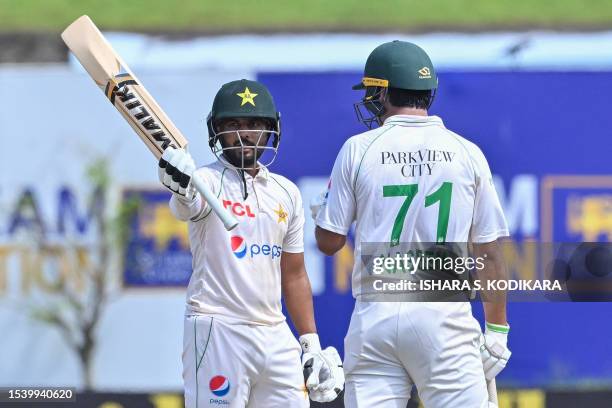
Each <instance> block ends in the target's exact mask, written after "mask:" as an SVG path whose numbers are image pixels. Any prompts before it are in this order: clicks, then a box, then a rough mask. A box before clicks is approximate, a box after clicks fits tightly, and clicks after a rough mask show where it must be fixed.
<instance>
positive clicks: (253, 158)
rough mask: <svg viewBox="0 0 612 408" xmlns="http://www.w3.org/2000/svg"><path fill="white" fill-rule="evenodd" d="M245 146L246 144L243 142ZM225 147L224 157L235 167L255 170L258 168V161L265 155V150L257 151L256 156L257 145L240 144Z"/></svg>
mask: <svg viewBox="0 0 612 408" xmlns="http://www.w3.org/2000/svg"><path fill="white" fill-rule="evenodd" d="M243 144H244V142H243ZM228 147H230V146H223V148H224V150H223V156H224V157H225V159H226V160H227V161H228V162H229V163H230V164H231V165H232V166H234V167H238V168H249V169H254V168H256V167H257V161H258V160H259V158H260V157H261V156H262V155H263V153H264V151H265V149H263V148H260V149H257V154H255V145H247V144H244V145H243V146H241V145H240V144H237V145H234V146H231V148H229V149H228Z"/></svg>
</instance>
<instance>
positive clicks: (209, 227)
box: [159, 79, 344, 407]
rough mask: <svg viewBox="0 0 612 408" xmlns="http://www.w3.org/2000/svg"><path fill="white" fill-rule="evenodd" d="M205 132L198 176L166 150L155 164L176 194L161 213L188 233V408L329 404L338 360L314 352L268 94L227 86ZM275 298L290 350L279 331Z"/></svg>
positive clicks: (292, 191) (300, 214) (300, 216)
mask: <svg viewBox="0 0 612 408" xmlns="http://www.w3.org/2000/svg"><path fill="white" fill-rule="evenodd" d="M207 124H208V135H209V145H210V147H211V149H212V151H213V153H214V154H215V155H216V157H217V159H218V160H217V161H216V162H214V163H212V164H210V165H207V166H204V167H202V168H199V169H197V170H196V167H195V164H194V161H193V159H192V158H191V156H190V155H189V153H187V152H186V151H185V150H183V149H172V148H168V149H166V151H165V152H164V153H163V155H162V157H161V159H160V161H159V177H160V181H161V182H162V184H163V185H164V186H166V187H167V188H168V189H170V191H172V193H173V194H172V198H171V199H170V208H171V210H172V212H173V214H174V215H175V216H176V217H177V218H178V219H180V220H184V221H188V222H189V239H190V243H191V252H192V254H193V274H192V276H191V280H190V282H189V287H188V289H187V311H186V316H185V327H184V343H183V379H184V382H185V405H186V406H187V407H204V406H213V405H218V404H223V405H229V406H232V407H245V406H247V407H307V406H309V399H308V395H309V394H310V398H311V399H312V400H315V401H320V402H326V401H331V400H333V399H335V398H336V397H337V395H338V394H339V393H340V392H341V391H342V389H343V387H344V374H343V371H342V362H341V360H340V356H339V355H338V352H337V351H336V349H334V348H333V347H328V348H326V349H325V350H321V346H320V344H319V338H318V335H317V334H316V327H315V321H314V316H313V305H312V291H311V287H310V281H309V279H308V275H307V274H306V269H305V266H304V243H303V235H304V230H303V228H304V211H303V208H302V198H301V196H300V192H299V190H298V188H297V187H296V186H295V184H293V183H292V182H291V181H289V180H288V179H286V178H284V177H282V176H279V175H277V174H274V173H272V172H270V171H269V170H268V169H267V166H268V165H269V164H270V163H272V161H273V160H274V158H275V157H276V153H277V150H278V147H279V144H280V139H281V129H280V114H279V113H278V112H277V110H276V107H275V104H274V100H273V99H272V95H271V94H270V92H269V91H268V89H267V88H266V87H265V86H264V85H262V84H261V83H258V82H255V81H248V80H244V79H243V80H239V81H233V82H229V83H227V84H225V85H223V86H222V87H221V89H220V90H219V92H218V93H217V95H216V96H215V99H214V102H213V107H212V110H211V112H210V114H209V116H208V120H207ZM196 175H197V176H198V177H200V179H201V180H203V181H204V182H205V183H207V184H208V186H209V187H210V189H211V190H212V191H213V193H214V195H216V196H217V197H218V198H219V199H220V200H221V202H222V203H223V205H224V207H225V208H226V209H228V210H230V211H231V212H232V213H233V215H234V216H236V217H237V219H238V221H239V224H238V226H237V227H236V228H235V229H234V230H232V231H231V232H228V231H226V229H225V228H224V225H223V223H222V222H221V220H220V218H219V217H215V216H211V208H210V206H209V205H208V204H207V203H206V201H205V200H203V199H202V197H201V196H200V194H198V193H197V192H196V191H195V189H194V188H193V186H192V185H191V179H192V177H194V176H196ZM281 294H282V295H283V297H284V300H285V304H286V306H287V310H288V312H289V314H290V315H291V319H292V321H293V323H294V325H295V327H296V329H297V331H298V332H299V334H300V339H299V340H300V341H299V344H298V342H297V341H296V339H295V337H294V336H293V334H292V333H291V330H290V329H289V326H288V325H287V323H286V322H285V316H284V315H283V313H282V308H281ZM300 345H301V351H302V353H303V354H302V364H301V363H300ZM305 382H306V384H305ZM305 385H306V387H307V389H305V388H304V386H305Z"/></svg>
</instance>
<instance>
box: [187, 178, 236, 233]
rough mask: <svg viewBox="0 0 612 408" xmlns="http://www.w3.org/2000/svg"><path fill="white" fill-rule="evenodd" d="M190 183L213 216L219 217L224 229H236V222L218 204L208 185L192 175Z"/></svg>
mask: <svg viewBox="0 0 612 408" xmlns="http://www.w3.org/2000/svg"><path fill="white" fill-rule="evenodd" d="M191 182H192V183H193V185H194V186H195V188H196V190H198V192H199V193H200V194H202V197H204V200H206V202H207V203H208V205H210V207H211V208H212V210H213V211H214V212H215V214H217V217H219V219H220V220H221V222H223V225H224V226H225V229H226V230H228V231H231V230H233V229H234V228H236V226H237V225H238V221H237V220H236V218H234V216H233V215H231V214H230V213H229V212H227V210H226V209H225V208H223V206H222V205H221V203H220V202H219V199H218V198H217V197H216V196H215V195H214V194H213V192H212V191H211V190H210V188H209V187H208V185H207V184H206V183H205V182H204V181H203V180H202V179H201V178H200V177H199V176H198V175H197V174H194V175H193V177H192V178H191Z"/></svg>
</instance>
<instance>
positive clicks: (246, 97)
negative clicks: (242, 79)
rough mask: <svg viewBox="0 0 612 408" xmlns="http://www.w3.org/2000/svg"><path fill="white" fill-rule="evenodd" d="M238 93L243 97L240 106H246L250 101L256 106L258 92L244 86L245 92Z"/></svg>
mask: <svg viewBox="0 0 612 408" xmlns="http://www.w3.org/2000/svg"><path fill="white" fill-rule="evenodd" d="M236 95H237V96H239V97H241V98H242V101H241V102H240V106H244V105H246V104H247V103H250V104H251V105H253V106H255V97H256V96H257V95H258V94H256V93H251V91H249V88H248V87H246V88H244V92H241V93H237V94H236Z"/></svg>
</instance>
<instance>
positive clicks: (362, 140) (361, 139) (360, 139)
mask: <svg viewBox="0 0 612 408" xmlns="http://www.w3.org/2000/svg"><path fill="white" fill-rule="evenodd" d="M391 127H392V126H391V125H382V126H380V127H377V128H375V129H369V130H366V131H365V132H362V133H357V134H356V135H353V136H351V137H349V138H348V139H347V141H346V143H348V144H351V145H357V146H361V145H366V146H367V145H369V144H371V143H372V142H373V141H374V140H376V139H377V138H378V137H379V136H380V135H382V134H384V133H385V132H386V131H388V130H389V129H390V128H391Z"/></svg>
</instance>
